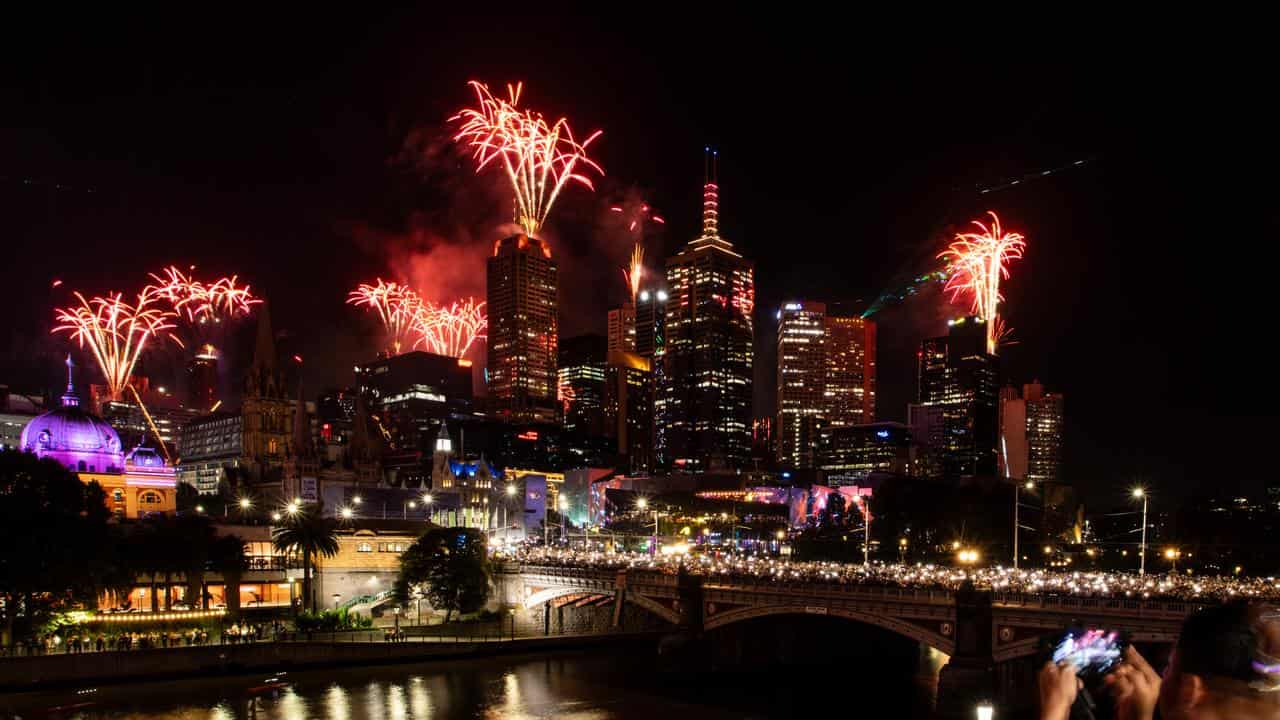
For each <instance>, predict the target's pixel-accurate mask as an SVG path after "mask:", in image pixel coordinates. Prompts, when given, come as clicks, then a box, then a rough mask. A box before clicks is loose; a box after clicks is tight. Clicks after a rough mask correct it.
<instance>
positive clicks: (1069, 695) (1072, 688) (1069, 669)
mask: <svg viewBox="0 0 1280 720" xmlns="http://www.w3.org/2000/svg"><path fill="white" fill-rule="evenodd" d="M1079 690H1080V678H1078V677H1076V666H1075V665H1072V664H1070V663H1066V664H1063V665H1059V664H1057V663H1055V662H1053V661H1052V660H1050V661H1049V662H1047V663H1045V665H1044V667H1042V668H1040V720H1067V717H1068V716H1069V715H1070V714H1071V705H1072V703H1074V702H1075V701H1076V693H1077V692H1079Z"/></svg>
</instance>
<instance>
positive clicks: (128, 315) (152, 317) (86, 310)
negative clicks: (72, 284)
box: [53, 290, 177, 400]
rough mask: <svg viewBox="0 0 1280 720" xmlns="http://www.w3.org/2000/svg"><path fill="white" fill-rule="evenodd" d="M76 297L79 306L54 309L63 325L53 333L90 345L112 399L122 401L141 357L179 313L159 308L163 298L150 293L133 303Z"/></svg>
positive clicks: (115, 297)
mask: <svg viewBox="0 0 1280 720" xmlns="http://www.w3.org/2000/svg"><path fill="white" fill-rule="evenodd" d="M75 297H76V299H77V300H79V301H80V304H79V305H78V306H75V307H69V308H57V309H55V310H54V317H55V319H56V320H57V322H59V323H61V324H60V325H58V326H57V327H55V328H53V332H54V333H59V332H65V333H69V334H70V335H71V337H72V338H73V339H74V340H76V342H77V343H79V345H80V347H82V348H83V347H85V346H88V348H89V350H90V351H91V352H92V353H93V357H94V360H96V361H97V363H98V368H99V369H101V370H102V375H103V377H104V378H105V379H106V383H107V392H108V393H109V394H110V396H111V399H112V400H120V399H121V398H122V397H123V396H124V391H125V388H127V387H128V386H129V380H130V378H132V377H133V368H134V366H135V365H136V364H137V362H138V358H139V357H141V356H142V353H143V351H144V350H146V348H147V345H148V344H149V343H150V341H151V340H152V338H154V337H155V336H156V334H157V333H160V332H162V331H165V330H168V329H170V328H172V327H174V325H173V322H172V321H173V320H174V319H175V318H176V317H177V313H176V312H175V311H173V310H162V309H161V308H159V307H156V305H158V304H160V302H159V301H161V300H162V299H161V298H158V297H157V296H156V295H154V294H151V293H149V292H148V291H147V290H143V291H142V292H141V293H138V297H137V302H134V303H130V302H128V301H126V300H125V299H124V296H123V295H122V294H121V293H116V294H114V295H107V296H106V297H94V298H85V296H84V295H81V294H80V293H79V292H77V293H75Z"/></svg>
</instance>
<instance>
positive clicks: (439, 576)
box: [394, 528, 490, 622]
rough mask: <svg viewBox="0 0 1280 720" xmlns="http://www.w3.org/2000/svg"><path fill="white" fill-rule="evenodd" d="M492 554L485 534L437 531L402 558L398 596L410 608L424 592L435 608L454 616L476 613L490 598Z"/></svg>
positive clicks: (429, 533)
mask: <svg viewBox="0 0 1280 720" xmlns="http://www.w3.org/2000/svg"><path fill="white" fill-rule="evenodd" d="M489 575H490V567H489V553H488V551H487V550H486V549H485V541H484V535H483V534H481V533H480V531H478V530H475V529H472V528H433V529H431V530H429V531H427V532H426V533H425V534H424V535H423V536H422V537H420V538H418V540H417V541H416V542H414V544H413V545H410V546H409V549H408V550H406V551H405V552H404V554H402V555H401V556H400V575H399V576H398V577H397V578H396V583H395V590H394V592H395V597H396V600H397V602H399V603H400V604H401V605H406V604H407V603H408V602H409V598H410V597H411V596H412V595H413V593H414V592H415V591H421V592H422V593H423V595H425V596H426V598H427V599H428V600H429V601H430V602H431V605H432V607H435V608H437V609H439V608H443V609H444V611H445V615H444V620H445V622H448V621H449V618H450V617H451V616H452V615H453V613H455V612H456V613H458V614H463V613H469V612H475V611H477V610H479V609H480V608H482V607H484V603H485V601H486V600H488V599H489Z"/></svg>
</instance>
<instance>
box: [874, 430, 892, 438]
mask: <svg viewBox="0 0 1280 720" xmlns="http://www.w3.org/2000/svg"><path fill="white" fill-rule="evenodd" d="M876 437H878V438H887V437H889V431H888V430H877V431H876Z"/></svg>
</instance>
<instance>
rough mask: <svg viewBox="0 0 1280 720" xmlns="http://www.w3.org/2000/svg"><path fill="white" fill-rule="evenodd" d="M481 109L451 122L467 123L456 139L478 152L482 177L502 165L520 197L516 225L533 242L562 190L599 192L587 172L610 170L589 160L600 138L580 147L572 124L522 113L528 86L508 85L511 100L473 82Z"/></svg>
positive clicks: (469, 110) (475, 155) (460, 114)
mask: <svg viewBox="0 0 1280 720" xmlns="http://www.w3.org/2000/svg"><path fill="white" fill-rule="evenodd" d="M470 84H471V87H472V89H474V90H475V93H476V101H477V107H475V108H466V109H463V110H461V111H459V112H458V114H456V115H454V116H453V117H452V118H450V121H451V122H453V121H457V122H459V123H460V124H461V127H460V128H459V130H458V134H457V135H455V136H454V139H455V140H460V141H464V142H466V143H467V144H468V145H470V146H471V147H472V149H473V150H472V157H473V158H474V159H475V161H476V172H480V171H481V170H484V169H485V168H486V167H488V166H489V164H491V163H494V162H501V163H502V166H503V169H505V170H506V172H507V177H508V179H510V181H511V186H512V189H513V190H514V191H515V196H516V222H517V223H518V224H519V225H520V227H521V228H523V229H524V232H525V234H527V235H529V236H530V237H533V236H535V235H536V234H537V232H538V230H539V229H541V227H542V224H543V223H544V222H545V221H546V219H547V213H548V212H550V210H551V206H552V205H553V204H554V203H555V201H556V198H557V197H558V196H559V195H560V191H561V190H563V189H564V187H565V186H566V185H568V184H569V183H570V182H576V183H580V184H582V185H585V186H586V187H587V188H589V189H592V190H594V189H595V186H594V185H593V184H592V183H591V178H590V177H588V176H587V174H586V172H587V171H589V170H594V171H595V172H597V173H599V174H601V175H603V174H604V170H602V169H601V168H600V166H599V165H597V164H596V163H595V161H593V160H592V159H591V158H589V157H587V146H588V145H590V144H591V142H592V141H593V140H595V139H596V138H597V137H599V136H600V131H599V130H597V131H596V132H594V133H592V134H591V135H590V136H588V137H587V139H586V140H584V141H583V142H581V143H579V142H578V141H577V140H575V139H574V137H573V131H572V130H571V129H570V128H569V122H568V121H567V120H566V119H565V118H560V119H559V120H556V121H555V122H554V123H548V122H547V121H546V120H545V119H544V118H543V117H542V115H540V114H538V113H535V112H531V111H529V110H518V109H517V108H516V106H517V105H518V104H519V102H520V91H521V89H522V87H523V84H522V83H517V84H515V85H508V86H507V99H505V100H504V99H502V98H500V97H495V96H494V95H493V93H491V92H490V91H489V87H488V86H487V85H485V84H484V83H480V82H476V81H474V80H473V81H471V83H470Z"/></svg>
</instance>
